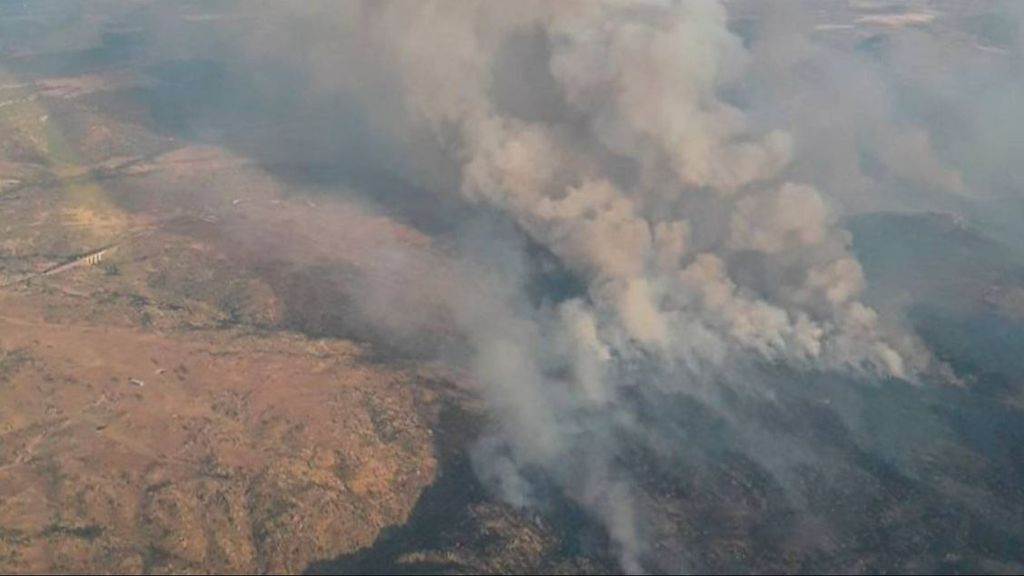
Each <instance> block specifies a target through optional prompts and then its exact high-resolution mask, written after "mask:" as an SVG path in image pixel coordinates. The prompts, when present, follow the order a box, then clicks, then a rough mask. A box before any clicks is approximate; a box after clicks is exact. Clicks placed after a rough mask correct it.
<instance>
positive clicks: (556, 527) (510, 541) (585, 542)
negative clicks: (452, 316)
mask: <svg viewBox="0 0 1024 576" xmlns="http://www.w3.org/2000/svg"><path fill="white" fill-rule="evenodd" d="M483 425H484V423H483V421H482V418H481V417H480V416H479V415H477V414H474V413H473V412H470V411H468V410H465V409H463V408H461V407H459V406H457V405H454V404H449V405H447V406H446V407H444V408H443V409H442V411H441V414H440V418H439V422H438V425H437V427H436V428H435V429H434V430H435V432H434V438H435V450H436V454H437V456H438V459H439V463H440V471H439V473H438V476H437V480H436V481H435V482H434V483H433V484H432V485H431V486H429V487H428V488H427V489H425V490H424V491H423V493H422V494H421V495H420V498H419V500H418V501H417V503H416V506H415V507H414V508H413V510H412V512H411V513H410V515H409V519H408V521H407V522H406V523H405V524H402V525H400V526H394V527H390V528H387V529H385V530H383V531H382V532H381V534H380V536H379V537H378V538H377V541H376V542H374V544H373V545H372V546H370V547H368V548H364V549H362V550H358V551H355V552H352V553H350V554H345V555H341V556H338V557H336V558H333V559H327V560H322V561H319V562H315V563H313V564H311V565H309V566H307V567H306V569H305V571H304V573H306V574H438V573H469V574H472V573H487V572H494V571H495V570H496V569H500V571H502V572H507V573H524V572H526V573H529V572H536V571H540V570H544V569H545V568H547V569H548V570H550V569H551V568H552V567H555V566H561V567H562V568H563V570H565V569H568V570H569V571H572V572H584V573H613V572H614V571H615V570H616V565H615V562H614V559H613V558H610V557H608V556H607V555H606V554H605V553H603V552H602V551H603V550H606V549H607V541H606V539H605V538H604V536H603V535H602V534H600V533H599V531H598V528H597V527H596V525H594V524H592V523H590V522H589V521H588V519H587V517H586V516H585V515H584V513H583V512H582V511H581V510H580V509H579V508H578V507H576V506H574V505H572V504H571V503H569V502H566V501H559V502H553V505H554V507H555V508H557V509H554V510H551V511H549V513H547V514H545V515H544V516H543V517H541V516H539V515H536V514H531V513H528V512H525V511H518V510H513V509H511V508H510V507H508V506H507V505H504V504H500V503H497V502H496V501H494V500H493V499H492V498H491V497H490V496H489V494H488V492H487V490H486V489H485V488H484V487H483V486H482V485H481V484H480V482H479V481H478V480H477V477H476V475H475V474H474V472H473V468H472V465H471V461H470V458H469V457H468V456H467V454H468V447H469V446H470V444H471V443H472V442H474V441H475V439H476V438H478V437H479V435H480V432H481V429H482V426H483ZM495 525H498V526H499V527H498V528H497V529H496V528H495ZM520 536H523V537H524V539H525V540H528V541H529V540H531V539H535V538H537V537H538V536H539V537H540V538H541V539H542V541H544V542H543V551H544V553H543V554H541V556H540V557H533V556H531V555H527V554H522V553H518V554H517V552H521V551H519V550H518V549H517V548H516V546H517V542H518V538H519V537H520ZM532 550H533V549H531V551H532Z"/></svg>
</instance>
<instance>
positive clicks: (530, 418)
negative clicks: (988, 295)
mask: <svg viewBox="0 0 1024 576" xmlns="http://www.w3.org/2000/svg"><path fill="white" fill-rule="evenodd" d="M362 16H363V17H364V18H366V29H367V31H368V32H367V33H368V34H370V35H372V38H371V40H370V42H371V43H372V42H380V41H381V40H382V39H383V40H385V42H384V46H383V47H382V49H381V53H382V54H385V55H386V56H385V57H387V58H391V59H393V62H394V65H395V67H396V68H395V71H396V73H397V75H398V77H399V86H400V90H401V92H402V94H403V99H404V102H405V107H406V110H407V112H408V114H409V115H410V117H411V119H412V121H413V122H415V123H417V124H419V125H422V126H426V127H428V129H430V130H432V131H434V133H435V134H436V137H437V139H438V140H439V141H440V142H442V143H443V144H444V145H445V146H448V147H451V148H453V149H454V150H455V156H456V157H457V159H458V164H459V171H460V175H461V177H460V181H461V184H460V190H461V193H462V194H463V195H464V196H465V197H466V198H467V199H469V200H470V201H473V202H478V203H481V204H485V205H487V206H490V207H492V208H496V209H498V210H500V211H501V212H502V213H504V214H506V215H507V217H509V218H511V219H512V220H513V221H514V222H515V223H516V224H517V225H518V226H519V227H520V228H521V229H522V230H523V231H525V232H526V234H528V235H529V236H530V237H531V238H532V239H533V240H534V241H536V242H539V243H541V244H543V245H544V246H546V247H547V248H548V249H549V250H550V251H551V252H552V253H553V254H555V255H556V256H557V257H558V258H559V259H560V260H561V262H562V263H563V264H564V265H565V266H566V267H567V268H569V269H570V270H571V271H572V272H573V273H574V274H576V275H577V276H578V277H579V278H581V279H583V280H584V281H585V283H586V286H587V290H586V294H585V295H584V296H582V297H579V298H574V299H571V300H568V301H565V302H561V303H559V304H557V305H551V306H550V307H545V308H543V309H540V310H538V309H535V308H534V309H530V308H529V307H526V306H524V305H523V304H522V299H521V298H520V297H519V293H518V291H517V287H516V286H515V280H514V278H513V279H511V280H508V282H507V283H506V284H504V285H503V284H502V283H501V282H497V281H495V282H494V284H493V285H491V286H489V287H488V288H487V289H486V290H482V291H481V294H478V295H475V296H473V297H470V298H465V297H464V296H460V302H458V303H456V304H454V305H453V306H454V307H455V308H456V309H457V311H458V313H457V315H458V317H459V318H460V319H461V322H462V324H463V326H464V327H465V329H466V330H467V332H468V333H469V334H470V336H471V337H472V340H473V342H474V346H475V347H476V349H477V359H476V369H477V373H478V377H479V379H480V381H481V383H482V384H483V385H484V386H485V389H486V390H487V393H488V394H489V397H490V399H491V401H492V407H493V409H494V410H495V412H496V413H497V414H498V415H499V417H500V418H501V422H502V435H501V436H500V437H499V438H497V439H492V440H490V441H488V442H485V444H484V445H483V447H482V449H481V454H482V456H481V458H480V462H481V474H482V475H483V476H484V478H485V479H487V480H490V481H491V482H492V483H493V484H494V485H496V486H498V489H499V490H501V491H502V493H503V495H504V496H505V497H506V498H508V499H509V500H510V501H513V502H517V503H521V504H528V503H529V501H530V498H531V497H530V486H529V482H528V481H526V480H525V479H524V477H523V476H522V474H521V472H523V471H524V470H540V471H542V472H543V473H544V474H545V475H546V476H548V477H550V479H552V480H553V481H554V482H555V483H556V484H558V485H559V486H560V487H561V488H562V489H563V490H564V491H565V492H566V493H568V494H570V495H571V496H572V497H573V498H574V499H576V500H577V501H579V502H580V503H581V504H583V505H584V506H585V507H586V508H587V509H588V510H589V511H590V512H591V513H593V514H594V515H595V516H596V517H598V518H599V519H601V521H602V522H603V523H604V524H605V526H606V527H607V529H608V531H609V534H610V535H611V537H612V539H613V540H614V542H615V544H616V545H617V547H618V549H619V551H620V553H621V558H622V562H623V566H624V568H626V569H629V570H631V571H639V570H640V569H641V568H642V558H643V556H644V553H645V550H644V544H643V541H644V535H643V533H642V532H643V521H642V519H640V518H638V516H639V515H641V514H642V513H643V512H642V511H641V510H639V509H638V508H637V506H636V505H635V500H636V494H635V493H634V491H633V489H632V488H631V485H632V482H631V479H630V477H629V473H628V471H625V470H622V469H621V467H620V466H618V465H617V464H616V459H615V456H614V455H615V450H616V448H615V445H616V442H617V438H616V433H615V430H616V429H618V428H619V427H622V426H627V427H636V426H640V427H642V426H643V423H642V422H638V421H637V418H636V414H634V413H632V412H631V409H630V404H629V401H628V400H625V399H624V391H625V388H627V387H634V386H635V384H636V382H628V379H627V378H624V377H623V376H622V374H623V373H624V366H627V365H636V364H637V363H640V364H647V365H653V366H655V367H657V368H656V369H657V371H659V372H661V373H673V374H675V375H676V377H675V378H672V379H659V380H658V384H657V385H658V386H666V385H667V386H673V387H676V388H677V389H678V390H679V391H683V392H685V389H686V386H687V382H688V379H689V377H690V376H693V375H697V374H702V375H707V374H714V373H715V371H716V370H721V369H723V366H725V365H727V364H728V363H729V362H730V361H731V360H732V359H736V358H751V357H752V358H759V359H761V360H763V361H765V362H781V363H788V364H791V365H793V366H796V367H810V368H820V369H843V370H853V371H857V372H865V373H871V374H877V375H884V376H892V377H908V376H909V375H911V374H913V373H914V372H915V371H917V370H920V369H921V368H922V367H923V366H924V364H925V363H926V362H927V359H926V356H925V355H924V354H922V353H921V352H919V351H917V350H916V349H915V347H914V346H912V345H909V344H906V340H907V339H905V338H898V337H896V336H893V335H888V334H887V333H886V330H884V329H883V328H882V327H880V325H879V321H878V318H877V315H876V313H875V312H874V311H873V310H872V309H870V308H869V307H867V306H866V305H864V304H863V303H861V302H860V301H859V296H860V293H861V291H862V289H863V283H864V279H863V273H862V271H861V267H860V265H859V263H858V262H857V260H856V259H855V258H854V257H853V256H852V254H851V253H850V251H849V248H848V244H849V237H848V234H847V233H846V232H845V231H844V230H842V229H841V228H840V227H839V226H838V225H837V224H836V222H835V221H833V219H832V218H831V216H830V212H829V207H828V205H827V203H826V202H825V201H824V199H823V197H822V195H821V194H820V193H819V192H818V191H817V190H816V189H815V188H813V187H811V186H809V185H806V184H803V183H800V182H790V181H788V180H787V179H786V168H787V166H788V165H789V163H790V161H791V155H792V151H793V148H794V145H793V138H792V137H791V136H790V135H789V134H787V133H786V132H785V131H781V130H776V131H770V132H767V133H756V132H754V131H753V130H751V129H750V127H749V125H748V122H747V120H746V118H745V115H744V113H743V111H742V110H740V109H738V108H737V107H735V106H733V105H731V104H729V103H728V102H727V101H725V100H724V99H723V98H722V97H721V96H720V94H721V92H722V91H723V89H724V88H725V87H727V86H728V85H729V83H730V82H731V81H733V80H735V79H736V78H739V77H741V76H742V75H743V73H744V66H745V62H746V60H747V59H748V55H747V54H746V52H745V51H744V49H743V46H742V43H741V42H740V40H739V39H738V38H737V37H736V36H735V35H733V34H732V33H731V32H730V31H729V30H728V28H727V14H726V11H725V9H724V7H723V6H722V5H721V4H719V3H716V2H685V3H669V2H644V3H623V4H619V3H601V4H599V3H538V4H533V3H515V4H514V5H509V4H507V3H501V4H498V3H494V4H467V3H465V2H455V3H415V4H410V3H399V4H388V5H379V4H377V5H370V6H367V7H366V9H365V11H364V13H363V14H362ZM524 34H533V35H534V36H533V37H538V36H539V37H542V38H543V39H544V41H545V42H546V50H545V51H544V54H543V56H542V57H540V58H536V57H534V58H533V59H531V60H528V61H525V62H520V63H519V64H518V66H519V68H517V67H512V69H511V70H512V72H513V73H516V72H521V71H522V70H523V69H527V68H530V67H540V69H541V72H542V73H543V74H546V75H548V76H549V77H550V79H551V80H552V81H553V82H554V83H555V85H556V87H557V91H558V93H559V94H560V95H561V98H562V100H563V102H562V103H561V108H562V109H561V110H560V111H559V112H558V114H557V115H556V117H555V118H553V119H552V118H549V119H546V120H544V121H539V120H535V119H531V118H528V117H524V115H521V114H514V113H511V112H509V111H508V110H507V109H506V108H507V107H505V106H503V105H501V103H500V102H499V97H500V96H501V95H500V94H496V93H495V89H494V86H495V84H496V80H497V79H496V75H498V74H502V73H508V72H509V69H508V68H507V67H506V68H504V69H502V68H500V67H499V66H498V61H499V60H500V57H501V55H502V49H503V48H504V47H505V46H506V44H507V43H508V42H512V41H514V40H515V39H516V38H517V37H521V36H522V35H524ZM513 82H514V80H513ZM483 294H486V296H485V295H483ZM666 382H670V384H666ZM640 385H641V386H642V385H644V383H642V382H641V383H640ZM649 385H655V384H653V383H652V384H649Z"/></svg>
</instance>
